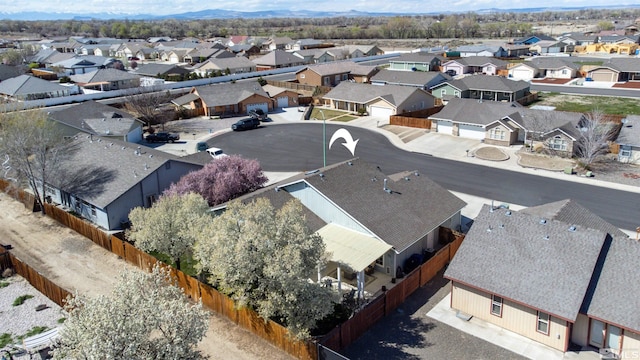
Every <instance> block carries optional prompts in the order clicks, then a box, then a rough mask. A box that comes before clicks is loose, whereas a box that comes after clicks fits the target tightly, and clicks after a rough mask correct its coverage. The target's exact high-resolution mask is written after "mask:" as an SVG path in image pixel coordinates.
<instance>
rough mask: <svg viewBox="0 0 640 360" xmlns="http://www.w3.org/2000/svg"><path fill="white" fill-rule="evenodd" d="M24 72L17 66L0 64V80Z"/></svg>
mask: <svg viewBox="0 0 640 360" xmlns="http://www.w3.org/2000/svg"><path fill="white" fill-rule="evenodd" d="M22 74H24V71H23V70H22V69H21V68H20V67H18V66H12V65H6V64H0V82H1V81H5V80H7V79H11V78H13V77H16V76H19V75H22Z"/></svg>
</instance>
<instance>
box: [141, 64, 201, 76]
mask: <svg viewBox="0 0 640 360" xmlns="http://www.w3.org/2000/svg"><path fill="white" fill-rule="evenodd" d="M188 72H189V70H187V69H185V68H183V67H180V66H178V65H174V64H143V65H140V66H138V67H137V68H136V70H135V71H134V72H132V73H133V74H138V75H145V76H158V74H160V75H165V74H186V73H188Z"/></svg>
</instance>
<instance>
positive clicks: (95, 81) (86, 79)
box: [70, 69, 141, 92]
mask: <svg viewBox="0 0 640 360" xmlns="http://www.w3.org/2000/svg"><path fill="white" fill-rule="evenodd" d="M140 77H141V76H140V75H137V74H131V73H128V72H126V71H123V70H116V69H98V70H96V71H92V72H88V73H84V74H79V75H71V76H70V78H71V80H72V81H73V82H75V83H76V84H78V86H80V87H81V88H83V89H84V90H85V92H86V91H87V90H92V91H111V90H121V89H130V88H134V87H139V86H140Z"/></svg>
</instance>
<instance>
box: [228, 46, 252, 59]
mask: <svg viewBox="0 0 640 360" xmlns="http://www.w3.org/2000/svg"><path fill="white" fill-rule="evenodd" d="M227 50H229V51H230V52H232V53H233V54H234V55H236V56H243V57H245V58H252V57H255V56H258V55H260V48H259V47H257V46H255V45H252V44H240V45H233V46H229V47H227Z"/></svg>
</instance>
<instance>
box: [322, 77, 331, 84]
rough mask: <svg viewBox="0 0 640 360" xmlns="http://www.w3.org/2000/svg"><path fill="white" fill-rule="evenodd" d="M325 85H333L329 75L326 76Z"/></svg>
mask: <svg viewBox="0 0 640 360" xmlns="http://www.w3.org/2000/svg"><path fill="white" fill-rule="evenodd" d="M324 85H325V86H329V85H331V79H330V78H329V77H328V76H327V77H325V78H324Z"/></svg>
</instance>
